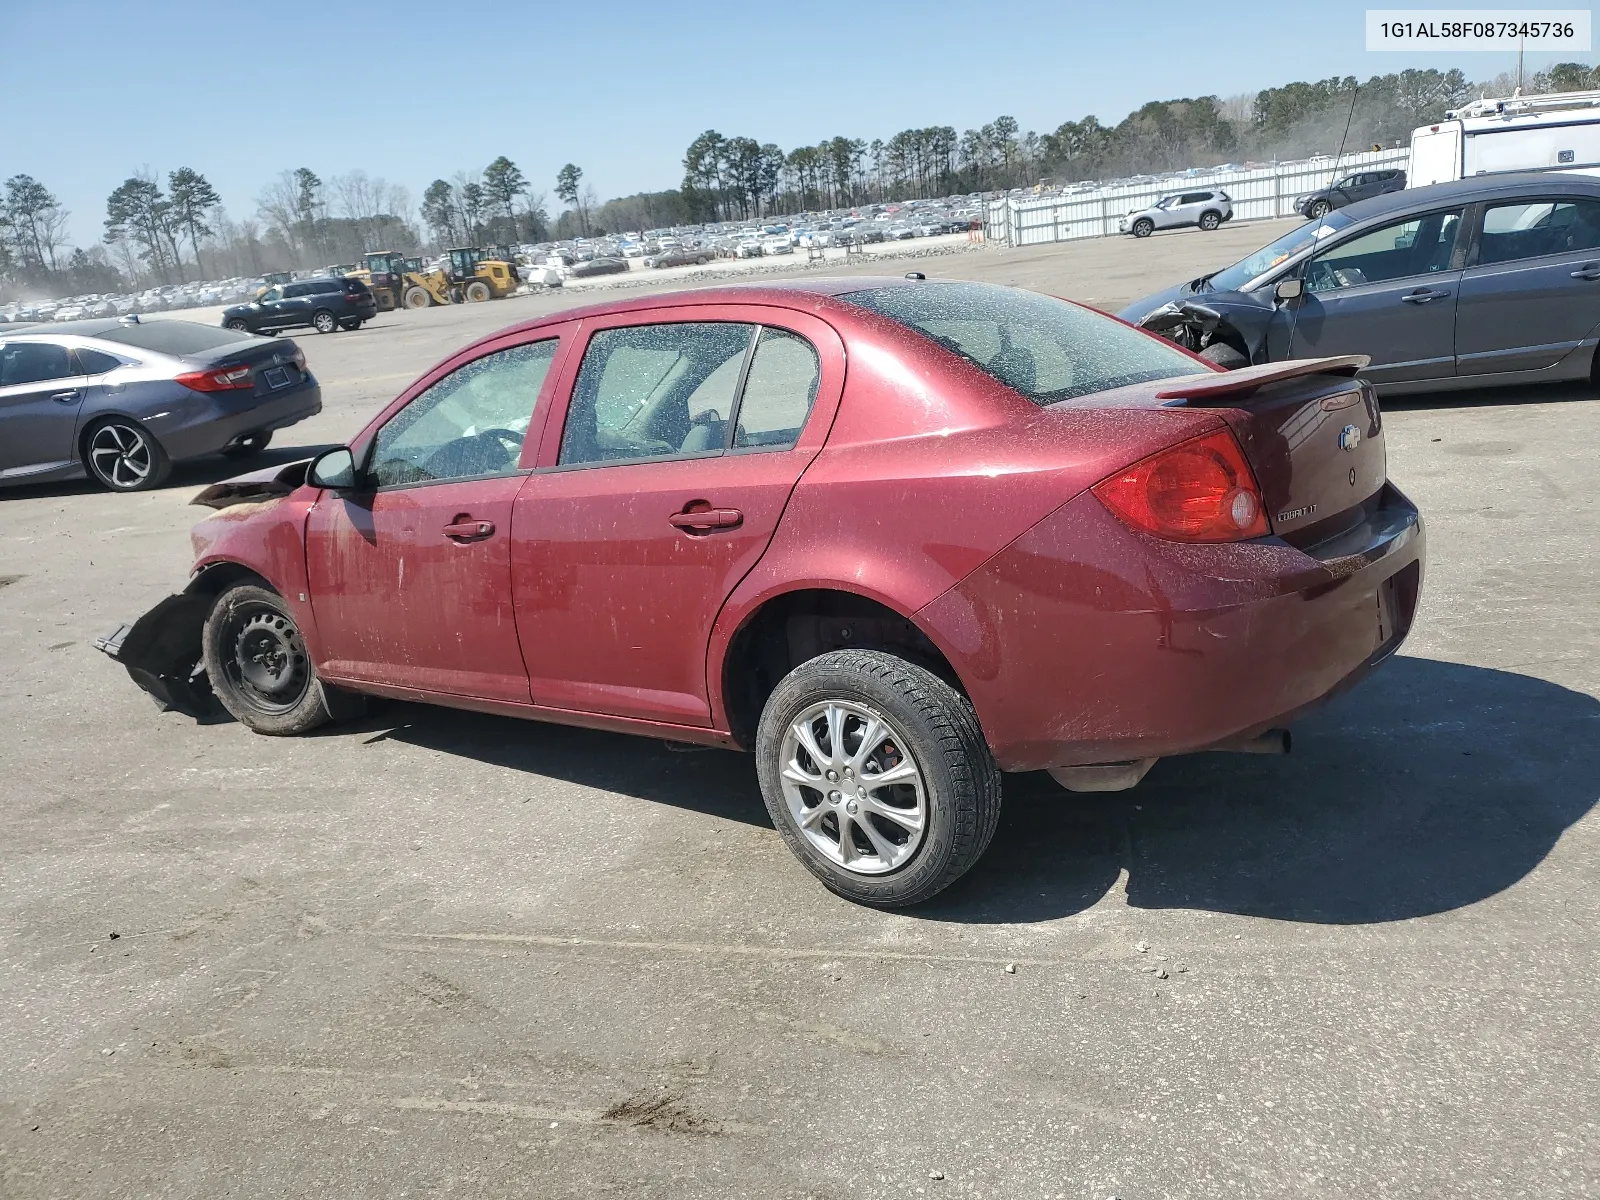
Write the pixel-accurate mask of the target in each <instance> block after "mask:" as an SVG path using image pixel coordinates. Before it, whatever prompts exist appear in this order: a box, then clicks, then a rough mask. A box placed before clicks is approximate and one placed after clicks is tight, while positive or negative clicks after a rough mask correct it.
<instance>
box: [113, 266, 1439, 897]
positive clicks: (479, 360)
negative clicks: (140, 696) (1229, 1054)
mask: <svg viewBox="0 0 1600 1200" xmlns="http://www.w3.org/2000/svg"><path fill="white" fill-rule="evenodd" d="M1363 365H1364V360H1363V359H1361V358H1358V357H1348V358H1338V359H1322V360H1302V361H1294V362H1289V363H1278V364H1271V365H1267V366H1259V367H1248V368H1245V369H1243V370H1238V371H1231V372H1219V371H1217V370H1216V369H1215V368H1213V367H1212V366H1211V365H1210V364H1207V363H1203V362H1201V361H1199V360H1198V359H1196V358H1194V357H1193V356H1191V355H1189V354H1187V353H1185V352H1184V351H1182V350H1179V349H1177V348H1176V347H1174V346H1172V345H1170V344H1169V343H1166V342H1164V341H1161V340H1159V339H1157V338H1155V337H1153V336H1150V335H1149V334H1146V333H1144V332H1141V331H1139V330H1136V329H1133V328H1131V327H1129V326H1127V325H1125V324H1122V323H1121V322H1119V321H1117V320H1115V319H1113V318H1111V317H1108V316H1105V315H1104V314H1101V313H1099V312H1096V311H1094V310H1091V309H1088V308H1084V307H1082V306H1080V305H1076V304H1072V303H1068V302H1066V301H1062V300H1055V299H1051V298H1049V297H1045V296H1041V295H1036V294H1033V293H1029V292H1024V291H1018V290H1013V289H1009V288H1001V287H993V286H988V285H982V284H974V283H957V282H932V281H927V280H923V279H920V278H906V279H847V280H815V281H806V282H804V283H799V284H795V285H791V286H782V285H778V286H770V285H768V286H749V287H729V288H722V289H715V290H705V291H695V292H693V293H686V294H676V295H655V296H650V297H646V298H638V299H631V300H622V301H617V302H614V303H608V304H604V305H600V306H596V307H592V308H587V309H582V310H578V311H572V312H567V313H563V314H559V315H556V316H552V317H548V318H545V319H541V320H536V321H531V322H528V323H526V324H522V325H517V326H515V327H513V328H511V329H507V330H505V331H503V332H501V333H497V334H495V335H493V336H492V337H488V338H485V339H484V340H482V341H479V342H477V343H476V344H474V345H472V346H469V347H468V348H466V349H464V350H461V351H460V352H459V353H456V354H454V355H452V356H451V357H450V358H448V359H447V360H446V361H444V362H442V363H440V364H439V365H438V366H437V367H435V368H434V369H433V370H431V371H429V372H428V373H427V374H426V375H424V376H423V377H422V378H421V379H419V380H417V382H416V383H415V384H413V385H412V386H411V387H409V388H408V389H406V391H405V392H404V393H403V394H401V395H400V397H399V398H398V399H396V400H395V401H394V402H393V403H392V404H390V405H389V406H388V407H386V408H385V409H384V410H383V411H382V412H381V413H379V414H378V416H377V417H376V418H374V419H373V420H372V421H371V423H370V424H368V425H367V427H366V428H365V429H364V430H363V431H362V432H361V433H360V435H359V436H357V437H356V438H355V440H354V441H353V442H352V443H351V444H350V445H349V446H348V447H347V448H340V449H336V450H332V451H330V452H328V453H325V454H323V455H322V456H321V457H320V458H317V459H315V460H314V461H307V462H303V463H298V464H294V465H292V466H289V467H285V468H281V469H279V470H277V471H275V472H270V471H269V472H262V473H259V474H257V475H253V476H245V477H242V478H241V479H239V480H234V481H230V482H229V483H226V484H219V485H216V486H215V487H213V488H210V489H208V490H207V491H206V492H205V493H202V495H201V496H200V497H199V499H198V501H197V502H198V503H205V504H210V505H212V506H214V507H217V508H218V509H219V511H218V512H217V513H216V514H215V515H214V516H211V517H209V518H208V519H207V520H204V521H202V522H201V523H200V524H199V525H198V526H196V527H195V530H194V535H193V538H194V547H195V552H196V559H195V566H194V574H193V577H192V578H191V580H190V582H189V585H188V588H187V590H186V591H184V592H183V593H182V594H180V595H177V596H172V597H169V598H168V599H167V600H165V601H163V602H162V604H160V605H158V606H157V607H156V608H155V609H154V610H152V611H151V612H150V613H148V614H146V616H145V617H143V618H141V619H140V620H139V621H138V622H137V623H135V624H134V625H133V626H131V627H124V628H123V629H120V630H118V631H117V633H116V634H114V635H112V636H111V637H109V638H107V639H105V640H104V641H105V645H104V648H105V649H107V650H108V651H109V652H110V653H112V654H113V656H114V657H117V658H118V659H120V660H121V661H122V662H123V663H124V664H126V665H127V666H128V668H129V670H130V671H131V672H132V673H133V675H134V676H135V678H136V679H137V680H139V682H140V683H141V684H142V685H144V686H145V687H146V688H147V690H150V691H152V692H153V693H155V694H156V695H157V696H158V698H159V699H162V700H163V701H164V702H166V703H168V704H170V705H172V706H173V707H178V708H182V709H188V710H190V711H196V710H198V709H199V708H201V707H202V706H203V705H205V704H206V703H209V702H211V700H210V698H211V696H213V695H214V697H215V700H216V701H220V703H221V704H222V705H223V706H225V707H226V709H227V711H228V712H230V713H231V714H232V715H233V716H234V717H236V718H237V719H238V720H239V721H240V722H241V723H242V724H244V725H246V726H248V727H249V728H250V729H253V730H255V731H257V732H260V733H268V734H295V733H303V732H306V731H307V730H310V729H314V728H316V727H317V726H319V725H321V724H323V723H325V722H327V721H329V720H333V719H339V718H341V717H345V716H347V715H349V714H351V713H352V712H355V711H358V710H359V707H360V705H361V703H362V702H363V698H364V697H367V696H387V697H398V698H402V699H407V700H419V701H427V702H430V703H435V704H445V705H451V706H455V707H460V708H467V709H475V710H479V711H484V712H495V713H504V714H509V715H513V716H520V717H528V718H532V719H536V720H546V721H558V722H567V723H571V724H576V725H585V726H592V727H596V728H601V729H609V730H618V731H623V732H630V733H640V734H646V735H649V736H652V737H657V738H667V739H672V740H675V741H681V742H699V743H707V744H712V745H719V746H726V747H730V748H738V749H742V750H747V751H753V752H754V753H755V754H756V756H757V767H758V775H759V779H760V785H761V792H762V795H763V798H764V799H765V802H766V805H767V808H768V810H769V811H770V813H771V816H772V820H773V823H774V824H775V825H776V827H777V829H778V831H779V833H780V834H781V835H782V836H783V838H784V839H785V841H786V842H787V843H788V844H789V846H790V847H791V848H792V849H793V851H794V852H795V854H796V855H797V856H798V857H799V859H800V860H801V862H803V863H804V864H805V865H806V866H807V867H808V868H809V869H810V870H811V871H812V872H814V873H815V874H816V875H817V877H818V878H819V879H820V880H821V881H822V882H823V883H824V884H826V885H827V886H828V887H829V888H832V889H833V890H834V891H836V892H838V893H840V894H841V895H844V896H846V897H849V898H850V899H852V900H855V901H859V902H862V903H866V904H875V905H898V904H909V903H913V902H916V901H919V900H923V899H925V898H927V897H929V896H932V895H933V894H935V893H936V892H938V891H939V890H940V889H942V888H944V887H946V886H947V885H949V884H950V883H951V882H952V881H953V880H955V879H956V878H958V877H959V876H960V875H961V874H962V873H963V872H964V871H966V870H967V869H968V868H969V867H970V866H971V865H972V864H973V863H974V862H975V861H976V860H977V859H978V857H979V856H980V855H981V854H982V853H983V851H984V848H985V847H986V846H987V844H988V842H989V840H990V837H991V835H992V834H993V832H994V829H995V824H996V821H997V819H998V816H999V811H1000V790H1001V773H1002V772H1003V771H1032V770H1047V771H1049V772H1051V773H1052V774H1053V775H1054V776H1055V777H1056V779H1058V780H1059V781H1060V782H1061V783H1063V784H1064V785H1066V786H1067V787H1069V788H1076V789H1084V790H1111V789H1115V788H1120V787H1128V786H1132V785H1133V784H1135V783H1136V782H1137V781H1138V779H1139V778H1140V777H1141V776H1142V775H1143V774H1144V772H1145V771H1146V770H1148V769H1149V766H1150V764H1151V763H1153V762H1154V761H1155V760H1156V759H1158V758H1160V757H1161V756H1163V755H1173V754H1186V753H1189V752H1192V751H1198V750H1215V749H1239V750H1248V749H1257V750H1259V749H1283V748H1286V744H1287V735H1286V734H1285V733H1284V728H1285V726H1286V725H1287V724H1288V723H1289V722H1290V721H1292V720H1293V719H1294V718H1295V717H1296V716H1298V715H1299V714H1301V713H1304V712H1306V711H1307V710H1308V709H1310V708H1312V707H1314V706H1315V705H1317V704H1319V703H1321V702H1322V701H1324V700H1326V699H1327V698H1328V697H1329V696H1331V695H1333V694H1334V693H1336V692H1338V691H1339V690H1340V689H1342V688H1345V687H1348V686H1349V685H1350V684H1352V683H1353V682H1354V681H1356V680H1357V679H1359V678H1361V677H1362V676H1363V675H1364V674H1365V673H1366V672H1368V671H1370V670H1371V669H1372V668H1373V667H1374V666H1376V665H1377V664H1378V663H1379V662H1381V661H1382V660H1383V659H1384V658H1385V657H1387V656H1388V655H1390V654H1393V653H1394V651H1395V649H1396V648H1397V647H1398V646H1399V645H1400V643H1401V640H1402V639H1403V638H1404V637H1405V635H1406V633H1407V630H1408V628H1409V626H1410V624H1411V620H1412V616H1413V614H1414V613H1415V611H1416V607H1417V601H1418V595H1419V591H1420V587H1421V581H1422V569H1423V559H1424V538H1423V526H1422V521H1421V518H1420V517H1419V515H1418V513H1417V510H1416V508H1415V507H1414V506H1413V505H1412V504H1411V503H1410V502H1409V501H1408V500H1407V499H1406V498H1405V496H1403V495H1402V494H1401V493H1400V492H1399V491H1398V490H1397V489H1396V488H1395V487H1394V485H1393V484H1392V483H1390V482H1389V480H1388V475H1387V468H1386V463H1385V454H1384V436H1383V421H1382V417H1381V415H1380V412H1379V408H1378V403H1377V400H1376V398H1375V396H1374V393H1373V391H1372V389H1371V388H1370V387H1368V386H1367V385H1366V384H1365V383H1363V382H1362V381H1361V380H1360V378H1359V376H1358V372H1359V371H1360V368H1361V367H1362V366H1363Z"/></svg>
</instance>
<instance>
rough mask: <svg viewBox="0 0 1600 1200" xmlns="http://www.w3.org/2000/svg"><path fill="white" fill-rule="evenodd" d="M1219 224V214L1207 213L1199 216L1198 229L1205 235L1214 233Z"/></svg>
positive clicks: (1220, 218)
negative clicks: (1203, 231)
mask: <svg viewBox="0 0 1600 1200" xmlns="http://www.w3.org/2000/svg"><path fill="white" fill-rule="evenodd" d="M1221 224H1222V215H1221V214H1220V213H1214V212H1208V213H1201V214H1200V228H1201V229H1204V230H1205V231H1206V232H1207V233H1212V232H1214V231H1215V230H1216V229H1217V227H1218V226H1219V225H1221Z"/></svg>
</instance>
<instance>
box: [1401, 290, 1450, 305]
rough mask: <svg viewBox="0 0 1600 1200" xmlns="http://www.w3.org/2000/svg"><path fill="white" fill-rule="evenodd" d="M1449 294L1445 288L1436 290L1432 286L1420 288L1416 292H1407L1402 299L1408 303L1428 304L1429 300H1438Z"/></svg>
mask: <svg viewBox="0 0 1600 1200" xmlns="http://www.w3.org/2000/svg"><path fill="white" fill-rule="evenodd" d="M1449 294H1450V293H1449V292H1448V291H1446V290H1445V289H1443V288H1440V289H1438V290H1434V289H1432V288H1418V289H1417V290H1416V291H1414V292H1407V293H1406V294H1405V295H1404V296H1401V297H1400V299H1402V300H1404V301H1405V302H1406V303H1407V304H1426V303H1427V302H1428V301H1429V300H1437V299H1439V297H1441V296H1448V295H1449Z"/></svg>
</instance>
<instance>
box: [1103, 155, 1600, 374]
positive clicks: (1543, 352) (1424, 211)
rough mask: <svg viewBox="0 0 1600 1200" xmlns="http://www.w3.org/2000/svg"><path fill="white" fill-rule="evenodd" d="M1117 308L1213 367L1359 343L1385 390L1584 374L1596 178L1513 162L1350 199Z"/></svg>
mask: <svg viewBox="0 0 1600 1200" xmlns="http://www.w3.org/2000/svg"><path fill="white" fill-rule="evenodd" d="M1119 315H1120V316H1121V317H1122V318H1123V319H1124V320H1127V321H1131V322H1133V323H1134V324H1136V325H1145V326H1146V327H1148V328H1158V327H1164V328H1169V329H1175V330H1177V331H1178V333H1179V334H1180V335H1182V334H1188V335H1189V338H1190V340H1187V341H1186V343H1185V344H1188V345H1189V347H1190V348H1191V349H1195V350H1199V351H1201V353H1202V354H1204V355H1205V356H1206V357H1212V358H1214V361H1218V362H1222V363H1223V365H1236V366H1242V365H1244V364H1245V363H1263V362H1276V361H1279V360H1281V359H1286V358H1318V357H1322V356H1324V355H1338V354H1365V355H1368V356H1370V358H1371V360H1372V361H1371V365H1370V366H1369V367H1368V368H1367V369H1366V371H1364V372H1363V374H1364V375H1365V376H1366V377H1367V378H1368V379H1370V380H1371V381H1372V382H1373V383H1374V384H1376V385H1377V386H1378V388H1379V389H1380V390H1381V391H1383V392H1385V393H1401V392H1424V391H1439V390H1444V389H1452V388H1468V387H1488V386H1499V385H1505V384H1519V385H1520V384H1530V383H1546V382H1567V381H1572V380H1582V379H1590V378H1596V377H1600V355H1597V346H1600V179H1595V178H1591V177H1589V176H1577V175H1571V174H1566V173H1557V172H1553V171H1549V172H1546V171H1540V172H1525V173H1519V174H1509V175H1495V176H1488V177H1483V178H1476V177H1475V178H1471V179H1461V180H1456V181H1455V182H1453V183H1440V184H1434V185H1432V186H1430V187H1421V188H1413V189H1411V190H1409V191H1404V192H1393V193H1390V194H1388V195H1384V196H1377V197H1375V198H1373V199H1371V200H1361V201H1358V202H1356V203H1355V204H1352V205H1350V206H1349V207H1347V208H1340V209H1335V210H1334V211H1333V212H1331V213H1329V214H1327V216H1325V217H1323V218H1321V219H1320V220H1318V221H1313V222H1311V223H1309V224H1306V225H1302V226H1300V227H1298V228H1296V229H1293V230H1291V231H1290V232H1288V233H1286V234H1284V235H1283V236H1282V237H1281V238H1279V239H1278V240H1277V241H1275V242H1272V243H1271V244H1269V245H1267V246H1264V247H1262V248H1261V249H1260V250H1258V251H1256V252H1255V253H1254V254H1251V255H1249V256H1247V257H1246V258H1244V259H1242V260H1241V261H1239V262H1237V263H1235V264H1233V266H1231V267H1225V268H1224V269H1222V270H1220V271H1215V272H1213V273H1212V274H1210V275H1204V276H1201V277H1200V278H1199V279H1194V280H1191V281H1190V282H1188V283H1183V284H1179V285H1177V286H1176V287H1173V288H1169V289H1168V290H1166V291H1164V292H1158V293H1156V294H1155V295H1153V296H1146V297H1145V298H1144V299H1143V300H1139V301H1136V302H1134V303H1133V304H1130V305H1129V306H1128V307H1127V308H1125V309H1123V310H1122V312H1121V313H1120V314H1119ZM1197 332H1203V334H1204V341H1203V342H1202V343H1200V344H1196V342H1195V341H1193V340H1192V338H1193V335H1194V334H1196V333H1197ZM1175 340H1180V339H1175ZM1212 350H1217V351H1226V352H1229V353H1230V357H1229V358H1228V359H1227V360H1226V361H1224V359H1222V358H1220V357H1217V356H1215V355H1213V354H1211V353H1209V352H1210V351H1212Z"/></svg>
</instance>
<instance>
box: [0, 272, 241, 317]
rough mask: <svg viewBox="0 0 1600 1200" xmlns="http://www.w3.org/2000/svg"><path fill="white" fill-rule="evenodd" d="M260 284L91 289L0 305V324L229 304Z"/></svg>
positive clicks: (236, 282) (235, 282) (232, 282)
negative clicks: (58, 297)
mask: <svg viewBox="0 0 1600 1200" xmlns="http://www.w3.org/2000/svg"><path fill="white" fill-rule="evenodd" d="M263 286H264V281H263V280H262V279H261V278H260V277H259V276H258V277H256V278H253V279H252V278H247V277H238V278H234V279H222V280H211V281H207V282H195V283H184V284H169V285H166V286H164V287H158V288H148V289H146V290H145V291H142V292H127V293H122V294H117V293H99V292H96V293H91V294H89V295H83V296H68V297H66V298H65V299H62V300H40V301H25V302H21V303H17V304H10V305H6V306H4V307H0V324H15V323H19V322H24V323H27V324H30V325H32V324H37V323H39V322H41V321H81V320H85V319H88V318H94V317H125V316H127V315H128V314H129V313H153V312H171V311H175V310H181V309H186V308H203V307H206V306H208V305H213V304H233V303H236V302H238V301H241V300H248V299H249V298H250V297H251V296H253V295H255V293H256V292H257V291H259V290H260V289H261V287H263Z"/></svg>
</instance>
